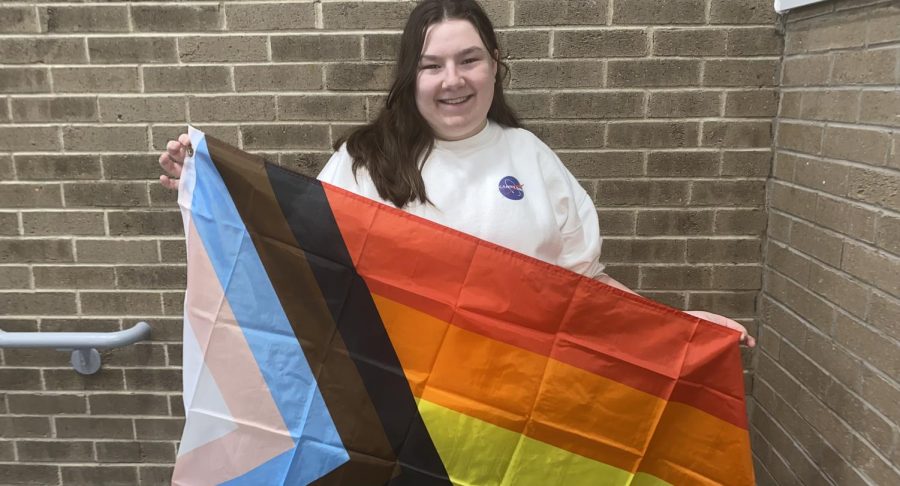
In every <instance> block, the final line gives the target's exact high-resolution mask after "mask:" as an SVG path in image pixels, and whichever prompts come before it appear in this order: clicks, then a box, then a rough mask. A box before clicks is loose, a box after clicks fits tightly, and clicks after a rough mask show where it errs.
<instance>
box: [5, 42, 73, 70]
mask: <svg viewBox="0 0 900 486" xmlns="http://www.w3.org/2000/svg"><path fill="white" fill-rule="evenodd" d="M0 59H3V63H4V64H54V63H60V64H61V63H66V64H84V63H86V62H87V56H85V51H84V39H83V38H71V37H58V38H42V37H7V38H4V39H0Z"/></svg>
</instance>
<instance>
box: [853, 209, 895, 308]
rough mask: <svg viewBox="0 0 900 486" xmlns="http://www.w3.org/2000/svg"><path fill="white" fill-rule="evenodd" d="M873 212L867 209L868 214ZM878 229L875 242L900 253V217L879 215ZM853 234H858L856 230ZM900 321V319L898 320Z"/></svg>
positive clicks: (880, 246)
mask: <svg viewBox="0 0 900 486" xmlns="http://www.w3.org/2000/svg"><path fill="white" fill-rule="evenodd" d="M871 214H872V213H871V212H870V211H866V215H867V216H870V215H871ZM877 224H878V230H877V233H876V237H875V244H876V245H877V246H878V247H879V248H882V249H885V250H887V251H890V252H892V253H895V254H898V255H900V218H897V217H896V216H892V215H889V214H881V215H879V216H878V223H877ZM851 234H854V235H855V234H857V232H856V231H854V232H853V233H851ZM898 322H900V320H898Z"/></svg>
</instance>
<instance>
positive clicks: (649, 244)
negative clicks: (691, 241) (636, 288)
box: [603, 238, 685, 288]
mask: <svg viewBox="0 0 900 486" xmlns="http://www.w3.org/2000/svg"><path fill="white" fill-rule="evenodd" d="M684 248H685V242H684V240H678V239H652V240H650V239H644V240H635V239H631V238H605V239H604V240H603V261H604V262H629V263H635V262H646V263H681V262H684ZM646 268H648V267H643V268H642V269H646ZM644 288H647V287H646V286H645V287H644Z"/></svg>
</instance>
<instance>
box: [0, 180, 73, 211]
mask: <svg viewBox="0 0 900 486" xmlns="http://www.w3.org/2000/svg"><path fill="white" fill-rule="evenodd" d="M0 207H3V208H59V207H62V198H61V196H60V187H59V184H39V183H23V184H2V185H0Z"/></svg>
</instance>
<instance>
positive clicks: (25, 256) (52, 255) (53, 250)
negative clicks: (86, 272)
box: [0, 239, 73, 263]
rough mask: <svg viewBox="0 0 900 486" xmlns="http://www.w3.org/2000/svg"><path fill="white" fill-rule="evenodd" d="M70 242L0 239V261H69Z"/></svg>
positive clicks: (70, 255)
mask: <svg viewBox="0 0 900 486" xmlns="http://www.w3.org/2000/svg"><path fill="white" fill-rule="evenodd" d="M71 261H73V257H72V242H71V241H69V240H54V239H37V240H32V239H28V240H18V239H4V240H0V263H56V262H71Z"/></svg>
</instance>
